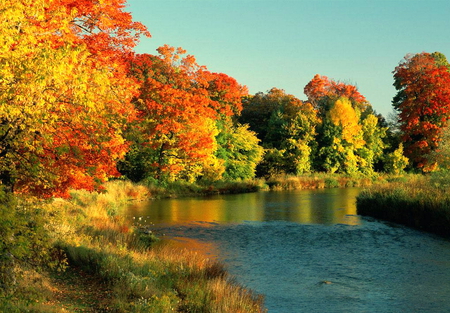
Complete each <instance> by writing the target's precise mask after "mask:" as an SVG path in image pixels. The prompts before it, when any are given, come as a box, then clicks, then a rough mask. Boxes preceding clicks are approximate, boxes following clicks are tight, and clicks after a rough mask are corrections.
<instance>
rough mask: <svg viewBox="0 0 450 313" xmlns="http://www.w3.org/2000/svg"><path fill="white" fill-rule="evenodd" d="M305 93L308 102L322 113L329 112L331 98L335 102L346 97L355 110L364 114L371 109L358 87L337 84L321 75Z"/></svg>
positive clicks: (315, 78) (316, 77)
mask: <svg viewBox="0 0 450 313" xmlns="http://www.w3.org/2000/svg"><path fill="white" fill-rule="evenodd" d="M304 93H305V95H306V96H307V97H308V102H309V103H311V104H312V105H313V106H314V108H316V109H318V110H319V111H321V113H324V112H325V111H327V109H328V108H327V107H326V105H327V104H329V101H328V99H330V98H331V99H332V100H333V102H334V101H336V100H337V99H338V98H340V97H345V98H347V99H349V101H350V102H351V104H352V106H353V108H354V109H358V110H359V111H360V112H364V111H365V110H367V109H368V108H370V107H371V106H370V103H369V102H368V101H367V100H366V98H365V97H364V96H363V95H362V94H361V93H359V91H358V88H357V87H356V86H353V85H349V84H344V83H342V82H336V81H334V80H330V79H329V78H328V77H326V76H321V75H319V74H316V75H315V76H314V78H313V79H312V80H311V81H310V82H309V83H308V84H307V85H306V86H305V88H304Z"/></svg>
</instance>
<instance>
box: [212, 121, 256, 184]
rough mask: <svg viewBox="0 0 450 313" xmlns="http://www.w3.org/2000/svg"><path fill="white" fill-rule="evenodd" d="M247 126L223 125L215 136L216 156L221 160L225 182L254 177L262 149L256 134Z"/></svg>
mask: <svg viewBox="0 0 450 313" xmlns="http://www.w3.org/2000/svg"><path fill="white" fill-rule="evenodd" d="M248 127H249V126H248V125H239V124H238V125H237V126H233V125H232V123H231V121H228V122H227V123H224V124H223V126H222V127H221V130H220V132H219V134H218V136H217V143H218V146H219V148H218V150H217V152H216V156H217V158H218V159H219V160H223V166H224V172H223V175H222V177H223V178H224V179H225V180H242V179H244V180H245V179H251V178H253V177H255V170H256V166H257V165H258V164H259V162H260V161H261V159H262V156H263V148H262V147H261V146H259V145H258V143H259V139H258V138H257V137H256V134H255V133H254V132H252V131H251V130H249V129H248Z"/></svg>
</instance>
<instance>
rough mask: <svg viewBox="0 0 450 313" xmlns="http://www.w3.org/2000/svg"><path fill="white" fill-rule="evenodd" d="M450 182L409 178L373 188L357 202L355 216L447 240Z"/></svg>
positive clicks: (441, 177) (435, 177)
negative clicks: (401, 225) (391, 223)
mask: <svg viewBox="0 0 450 313" xmlns="http://www.w3.org/2000/svg"><path fill="white" fill-rule="evenodd" d="M449 190H450V179H449V177H448V176H447V175H436V174H435V175H429V176H423V175H416V176H408V177H405V178H402V179H399V180H397V181H393V182H390V183H386V184H380V185H374V186H372V187H370V188H368V189H366V190H364V191H363V192H362V193H361V194H360V195H359V197H358V198H357V210H358V214H361V215H367V216H371V217H375V218H378V219H382V220H386V221H391V222H395V223H399V224H403V225H406V226H409V227H413V228H417V229H420V230H424V231H427V232H431V233H435V234H438V235H441V236H445V237H450V193H449Z"/></svg>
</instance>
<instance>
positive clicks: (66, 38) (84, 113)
mask: <svg viewBox="0 0 450 313" xmlns="http://www.w3.org/2000/svg"><path fill="white" fill-rule="evenodd" d="M122 9H123V1H115V0H110V1H101V2H92V1H62V0H61V1H57V0H50V1H44V0H37V1H34V0H33V1H26V0H23V1H13V2H10V1H6V2H2V3H1V4H0V11H1V12H2V19H1V20H0V26H1V28H0V29H1V31H0V41H1V43H2V44H1V46H0V59H1V67H0V77H1V79H0V157H1V163H0V179H1V181H2V184H4V185H6V186H9V188H11V189H12V188H13V187H14V189H15V190H16V191H20V192H27V193H33V194H38V195H41V196H51V195H60V196H67V190H68V189H69V188H86V189H89V190H91V189H93V188H96V187H98V185H99V183H100V182H102V181H104V180H105V179H106V178H107V177H109V176H114V175H118V172H117V171H116V167H115V162H116V160H117V159H118V158H120V157H122V156H123V155H124V154H125V152H126V150H127V144H126V143H125V142H124V140H123V138H122V137H121V134H120V133H121V125H123V123H125V122H127V121H128V120H129V119H132V118H133V114H134V113H133V107H132V106H131V103H130V101H131V98H132V95H133V93H134V92H135V84H134V82H133V81H132V80H130V79H128V78H127V77H126V76H125V75H123V74H122V73H123V72H124V71H123V62H121V58H120V57H118V54H117V51H119V50H129V49H131V48H132V47H133V45H134V44H135V42H136V40H137V38H138V36H139V35H141V34H147V33H146V30H145V28H144V26H142V25H141V24H139V23H134V22H132V21H131V16H130V15H129V14H128V13H124V12H123V11H122Z"/></svg>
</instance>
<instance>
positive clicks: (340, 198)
mask: <svg viewBox="0 0 450 313" xmlns="http://www.w3.org/2000/svg"><path fill="white" fill-rule="evenodd" d="M358 193H359V189H358V188H346V189H328V190H297V191H290V192H259V193H248V194H238V195H221V196H211V197H207V198H187V199H186V198H182V199H164V200H152V201H149V202H146V203H136V204H134V205H133V206H132V207H131V208H130V211H129V215H130V216H134V217H139V216H145V217H146V220H147V221H148V223H150V222H152V223H154V224H184V223H192V222H203V223H206V224H205V225H208V224H207V223H240V222H243V221H289V222H296V223H301V224H325V225H332V224H346V225H357V224H359V223H360V220H359V218H358V217H357V216H356V204H355V197H356V196H357V194H358Z"/></svg>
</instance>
